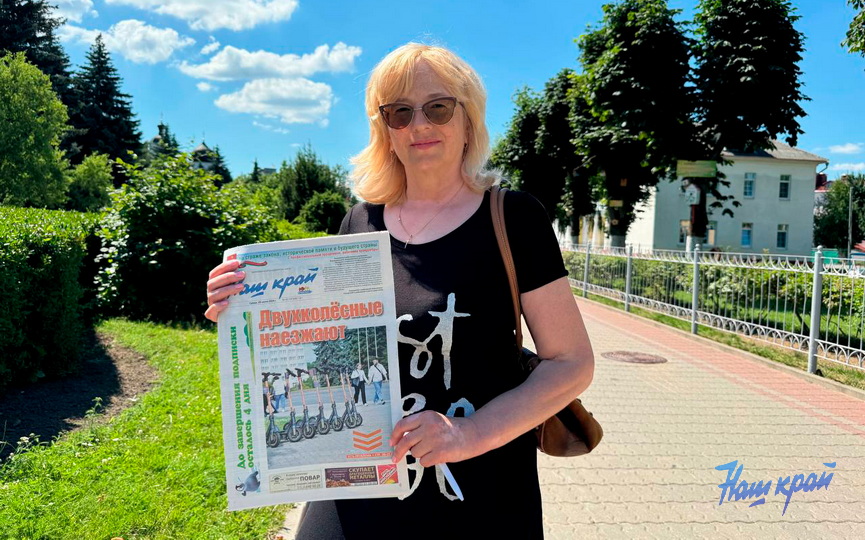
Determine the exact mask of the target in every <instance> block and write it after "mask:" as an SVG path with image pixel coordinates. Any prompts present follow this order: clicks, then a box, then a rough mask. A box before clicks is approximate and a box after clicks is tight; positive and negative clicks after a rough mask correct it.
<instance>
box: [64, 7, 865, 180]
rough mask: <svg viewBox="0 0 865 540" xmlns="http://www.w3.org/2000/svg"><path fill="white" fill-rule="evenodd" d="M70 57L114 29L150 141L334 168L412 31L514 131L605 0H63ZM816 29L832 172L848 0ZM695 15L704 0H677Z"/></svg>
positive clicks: (846, 117)
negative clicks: (303, 156) (466, 71)
mask: <svg viewBox="0 0 865 540" xmlns="http://www.w3.org/2000/svg"><path fill="white" fill-rule="evenodd" d="M51 3H54V4H56V5H58V7H59V13H61V14H62V15H64V16H65V17H67V19H68V20H67V24H66V25H65V26H64V27H63V28H62V29H61V32H60V34H61V39H62V40H63V45H64V47H65V48H66V50H67V52H68V53H69V56H70V59H71V60H72V63H73V66H77V65H79V64H80V63H81V62H82V61H83V60H84V55H85V53H86V51H87V49H88V47H89V45H90V44H91V43H92V41H93V39H94V38H95V36H96V33H97V32H102V33H103V35H104V37H105V41H106V43H107V45H108V47H109V49H110V50H111V51H112V57H113V59H114V62H115V65H116V67H117V69H118V70H119V72H120V75H121V76H122V77H123V79H124V91H126V92H127V93H129V94H132V96H133V107H134V110H135V113H136V114H137V116H138V119H139V120H140V121H141V130H142V132H143V134H144V137H145V138H150V137H152V136H153V135H155V134H156V125H157V124H158V122H159V121H160V119H163V120H164V121H165V122H167V123H168V124H169V125H170V126H171V129H172V131H174V133H175V134H176V135H177V138H178V140H179V141H180V142H181V144H182V145H183V146H184V147H185V148H186V149H191V148H193V147H194V146H195V145H197V144H198V143H199V142H201V140H202V139H203V138H204V139H205V140H206V142H207V144H208V145H210V146H211V147H213V146H214V145H219V147H220V150H221V151H222V153H223V155H224V156H225V157H226V160H227V162H228V166H229V168H230V169H231V171H232V173H233V174H235V175H237V174H242V173H248V172H249V171H250V170H251V169H252V163H253V160H254V159H258V162H259V165H261V166H262V167H278V166H279V164H280V163H281V162H282V161H283V160H287V159H291V157H292V156H293V155H294V154H295V153H296V152H297V148H298V147H299V146H300V145H303V144H306V143H310V144H311V145H312V147H313V149H314V150H315V151H316V152H317V153H318V154H319V155H320V156H321V157H322V158H323V159H324V161H326V162H327V163H329V164H332V165H335V164H343V165H345V166H348V159H349V157H351V156H352V155H354V154H356V153H357V152H359V151H360V150H361V149H362V148H363V147H364V145H365V144H366V142H367V137H368V129H367V122H366V118H365V114H364V107H363V93H364V87H365V85H366V80H367V77H368V74H369V72H370V70H371V69H372V68H373V67H374V66H375V64H376V63H377V62H378V61H379V60H380V59H381V58H382V57H383V56H384V55H386V54H387V53H388V52H390V51H391V50H393V49H394V48H396V47H398V46H399V45H401V44H403V43H406V42H408V41H423V42H427V43H435V44H441V45H444V46H447V47H449V48H451V49H453V50H454V51H455V52H457V54H459V55H461V56H462V57H463V58H465V59H466V60H467V61H468V62H469V63H470V64H471V65H472V66H474V68H475V69H476V70H477V71H478V72H479V73H480V75H481V77H482V78H483V79H484V82H485V84H486V87H487V92H488V94H489V100H488V105H487V111H488V112H487V123H488V126H489V129H490V132H491V135H492V136H493V137H495V136H497V135H500V134H502V133H503V131H504V129H505V127H506V125H507V123H508V121H509V119H510V117H511V115H512V113H513V103H512V101H511V98H512V96H513V94H514V92H515V91H516V90H517V89H518V88H520V87H522V86H525V85H527V86H530V87H532V88H535V89H540V88H542V87H543V84H544V82H545V81H546V80H547V79H549V78H550V77H552V76H553V75H555V74H556V73H557V72H558V71H559V70H560V69H562V68H564V67H570V68H574V69H579V66H578V63H577V55H578V51H577V47H576V45H575V43H574V39H575V38H577V37H578V36H579V35H581V34H582V33H584V32H585V30H586V28H587V26H588V25H594V24H596V23H597V22H598V21H600V19H601V14H602V12H601V6H602V5H603V4H604V3H605V2H604V1H602V0H569V1H558V0H557V1H545V2H512V1H502V0H499V1H491V0H473V1H465V0H463V1H451V0H439V1H437V2H435V3H420V2H418V3H414V2H397V1H393V0H372V1H367V0H364V1H357V0H354V1H344V0H333V1H327V2H321V1H320V2H313V1H310V0H165V1H158V0H54V1H52V2H51ZM792 4H793V5H794V6H795V7H796V8H797V13H798V14H799V15H800V16H801V17H802V18H801V19H800V20H799V21H798V23H797V28H798V29H799V30H800V31H801V32H803V33H804V34H805V36H806V42H805V47H806V52H805V55H804V59H803V61H802V62H801V64H800V68H801V69H802V71H803V73H804V75H803V80H804V83H805V88H804V91H805V94H806V95H808V96H809V97H810V98H811V101H808V102H806V103H804V105H803V106H804V108H805V110H806V112H807V113H808V116H807V117H806V118H804V119H802V120H801V124H802V128H803V129H804V131H805V134H804V135H803V136H801V137H800V139H799V147H800V148H802V149H804V150H807V151H810V152H814V153H817V154H819V155H821V156H824V157H826V158H828V159H829V160H830V167H829V170H828V171H827V172H828V174H829V178H830V179H832V178H835V177H837V176H839V175H840V174H842V173H843V172H849V171H858V172H865V99H863V89H865V58H862V57H860V56H856V55H852V54H849V53H847V52H846V50H845V49H843V48H842V47H841V45H840V43H841V41H842V40H843V39H844V34H845V32H846V29H847V27H848V25H849V23H850V21H851V20H852V18H853V15H854V12H853V10H852V8H850V7H849V6H847V5H846V2H845V1H843V0H831V1H829V0H793V1H792ZM669 5H670V6H671V7H673V8H678V9H682V10H683V14H682V17H683V18H688V19H689V18H690V17H691V14H692V11H693V9H694V8H695V7H696V5H697V0H670V1H669Z"/></svg>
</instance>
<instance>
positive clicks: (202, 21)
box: [105, 0, 298, 31]
mask: <svg viewBox="0 0 865 540" xmlns="http://www.w3.org/2000/svg"><path fill="white" fill-rule="evenodd" d="M105 3H107V4H122V5H127V6H134V7H137V8H139V9H145V10H148V11H153V12H155V13H159V14H162V15H171V16H174V17H177V18H178V19H182V20H184V21H186V23H187V24H189V27H190V28H192V29H193V30H207V31H212V30H216V29H218V28H228V29H229V30H248V29H250V28H254V27H255V26H258V25H259V24H263V23H271V22H280V21H287V20H289V19H290V18H291V15H292V13H294V10H295V9H297V3H298V0H105Z"/></svg>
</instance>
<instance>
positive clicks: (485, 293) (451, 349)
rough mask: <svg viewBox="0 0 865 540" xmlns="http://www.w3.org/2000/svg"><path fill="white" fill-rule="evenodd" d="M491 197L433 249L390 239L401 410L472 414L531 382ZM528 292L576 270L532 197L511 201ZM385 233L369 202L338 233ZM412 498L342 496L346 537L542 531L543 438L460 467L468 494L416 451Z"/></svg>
mask: <svg viewBox="0 0 865 540" xmlns="http://www.w3.org/2000/svg"><path fill="white" fill-rule="evenodd" d="M489 198H490V193H489V191H487V192H486V193H485V195H484V202H483V203H482V204H481V206H480V207H479V208H478V210H477V211H476V212H475V213H474V214H473V215H472V216H471V217H470V218H469V219H468V220H467V221H466V222H464V223H463V224H462V225H460V226H459V227H457V228H456V229H455V230H453V231H452V232H450V233H448V234H447V235H445V236H443V237H441V238H439V239H437V240H434V241H432V242H428V243H424V244H409V245H408V246H405V244H404V243H403V242H400V241H398V240H396V239H392V241H391V253H392V257H393V270H394V284H395V288H396V313H397V315H398V329H399V334H398V341H399V370H400V371H399V373H400V380H401V385H402V392H403V410H404V411H411V412H417V411H420V410H427V409H429V410H435V411H438V412H440V413H443V414H447V415H449V416H468V415H470V414H472V413H473V412H474V411H475V410H476V409H479V408H480V407H482V406H483V405H484V404H486V403H487V402H488V401H490V400H492V399H493V398H495V397H496V396H498V395H500V394H502V393H504V392H506V391H508V390H510V389H512V388H514V387H515V386H517V385H518V384H520V382H522V380H523V377H522V376H521V372H520V369H519V367H518V365H517V363H516V355H515V338H514V315H513V307H512V303H511V297H510V293H509V289H508V282H507V274H506V273H505V267H504V263H503V262H502V259H501V255H500V253H499V249H498V244H497V243H496V240H495V233H494V230H493V226H492V219H491V215H490V204H489ZM505 216H506V223H507V231H508V238H509V240H510V244H511V250H512V252H513V255H514V260H515V265H516V270H517V277H518V280H519V284H520V290H521V292H526V291H530V290H533V289H536V288H538V287H541V286H543V285H546V284H547V283H550V282H552V281H555V280H556V279H559V278H561V277H562V276H565V275H567V272H566V271H565V267H564V264H563V262H562V256H561V252H560V251H559V247H558V243H557V241H556V238H555V235H554V233H553V229H552V227H551V225H550V222H549V220H548V219H547V216H546V213H545V212H544V209H543V207H542V206H541V204H540V203H539V202H538V201H537V200H536V199H535V198H534V197H532V196H531V195H528V194H525V193H520V192H508V193H507V194H506V197H505ZM383 230H386V227H385V223H384V206H383V205H373V204H369V203H361V204H358V205H356V206H354V207H353V208H352V209H351V210H350V211H349V213H348V215H346V217H345V219H344V220H343V223H342V227H341V228H340V234H350V233H361V232H371V231H383ZM408 462H409V479H410V481H411V485H412V487H413V491H412V493H411V495H409V496H408V497H406V498H405V499H404V500H398V499H392V498H391V499H365V500H344V501H337V502H336V508H337V512H338V514H339V518H340V522H341V524H342V527H343V531H344V533H345V536H346V538H348V539H350V540H351V539H354V538H377V539H383V538H450V539H456V538H483V536H478V535H484V536H485V537H490V535H503V536H502V537H504V538H542V537H543V523H542V514H541V494H540V487H539V485H538V473H537V450H536V447H535V437H534V435H533V434H532V433H527V434H525V435H523V436H521V437H518V438H517V439H515V440H514V441H512V442H510V443H508V444H506V445H504V446H503V447H501V448H498V449H496V450H493V451H491V452H488V453H486V454H484V455H481V456H478V457H476V458H473V459H469V460H466V461H462V462H459V463H451V464H449V465H448V466H449V467H450V469H451V472H452V473H453V475H454V477H455V479H456V481H457V483H458V484H459V486H460V488H461V490H462V492H463V495H464V498H465V500H464V501H459V500H458V499H457V498H456V497H455V496H454V495H453V493H452V491H451V490H450V488H449V487H448V486H447V484H446V482H445V480H444V477H443V476H442V474H441V471H440V470H439V469H438V467H430V468H427V469H424V468H422V467H420V465H419V464H418V463H415V462H414V459H413V458H411V456H409V458H408Z"/></svg>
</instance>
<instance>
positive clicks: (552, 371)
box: [391, 277, 595, 467]
mask: <svg viewBox="0 0 865 540" xmlns="http://www.w3.org/2000/svg"><path fill="white" fill-rule="evenodd" d="M520 298H521V300H522V304H523V313H524V315H525V318H526V323H527V324H528V327H529V330H530V331H531V334H532V337H533V338H534V341H535V345H536V346H537V352H538V355H539V356H540V357H541V358H544V361H543V362H541V363H540V364H539V365H538V367H537V368H536V369H535V370H534V371H533V372H532V373H531V375H530V376H529V378H528V379H527V380H526V381H525V382H524V383H523V384H521V385H520V386H518V387H516V388H514V389H513V390H510V391H508V392H505V393H504V394H502V395H500V396H498V397H496V398H495V399H493V400H492V401H490V402H489V403H487V404H486V405H484V406H483V407H481V408H480V409H478V410H477V411H476V412H475V413H474V414H473V415H472V416H470V417H467V418H449V417H447V416H445V415H443V414H441V413H437V412H435V411H423V412H420V413H417V414H414V415H411V416H408V417H406V418H403V419H402V420H400V421H399V422H397V424H396V426H395V427H394V430H393V433H392V435H391V446H394V447H395V448H394V456H393V459H394V461H399V460H400V459H402V457H403V456H404V455H405V453H406V452H407V451H408V450H411V451H412V455H413V456H414V457H415V458H416V459H419V460H420V462H421V465H423V466H424V467H429V466H431V465H436V464H439V463H446V462H454V461H462V460H465V459H469V458H472V457H475V456H478V455H481V454H483V453H486V452H488V451H490V450H492V449H494V448H498V447H500V446H502V445H504V444H506V443H508V442H510V441H512V440H513V439H515V438H517V437H519V436H520V435H522V434H523V433H525V432H527V431H529V430H530V429H532V428H534V427H535V426H537V425H538V424H540V423H541V422H543V421H544V420H546V419H547V418H549V417H550V416H552V415H554V414H555V413H557V412H559V411H560V410H562V409H563V408H564V407H565V406H566V405H567V404H568V403H569V402H570V401H571V400H573V399H574V398H575V397H577V396H579V395H580V394H581V393H582V392H583V391H584V390H585V389H586V388H588V387H589V384H591V382H592V377H593V375H594V368H595V362H594V355H593V353H592V346H591V343H590V342H589V337H588V334H587V333H586V328H585V325H584V324H583V320H582V317H581V316H580V311H579V308H578V307H577V303H576V301H575V300H574V296H573V294H572V293H571V288H570V285H569V283H568V279H567V278H566V277H563V278H560V279H557V280H555V281H553V282H551V283H548V284H547V285H544V286H542V287H538V288H537V289H535V290H532V291H529V292H527V293H523V294H522V295H521V296H520Z"/></svg>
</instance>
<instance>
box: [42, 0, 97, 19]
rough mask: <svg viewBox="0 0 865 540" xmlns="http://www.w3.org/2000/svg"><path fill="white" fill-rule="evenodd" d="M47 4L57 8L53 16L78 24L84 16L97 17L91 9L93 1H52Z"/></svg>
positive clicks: (95, 12)
mask: <svg viewBox="0 0 865 540" xmlns="http://www.w3.org/2000/svg"><path fill="white" fill-rule="evenodd" d="M49 3H50V4H54V5H55V6H57V10H56V11H55V12H54V14H55V15H57V16H59V17H63V18H64V19H67V20H70V21H74V22H79V23H80V22H81V21H82V20H83V19H84V17H85V16H91V17H96V16H98V15H99V13H97V11H96V10H95V9H93V0H53V1H52V2H49Z"/></svg>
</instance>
